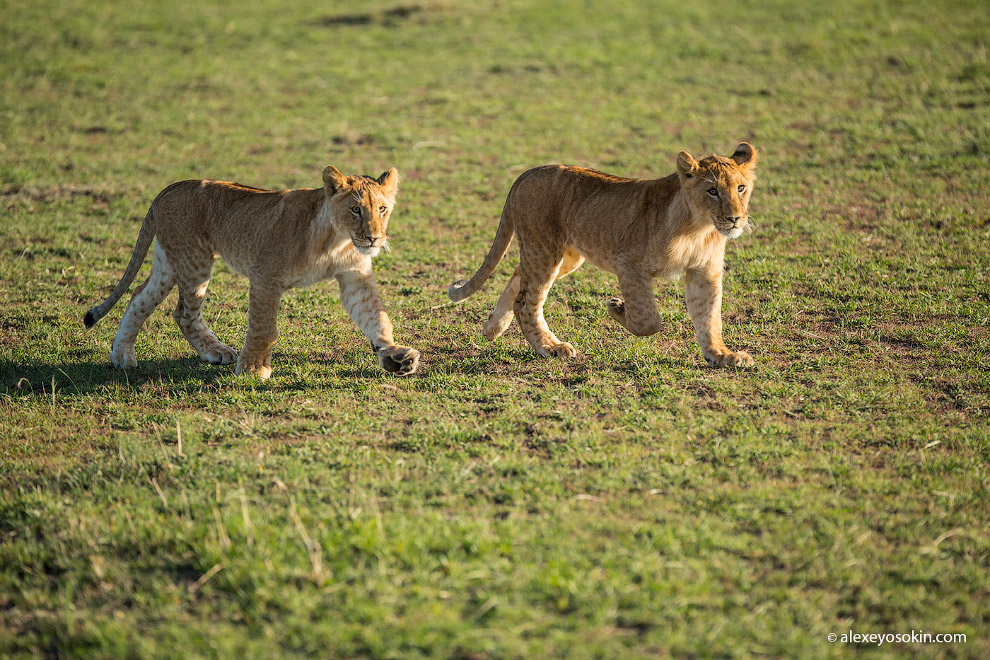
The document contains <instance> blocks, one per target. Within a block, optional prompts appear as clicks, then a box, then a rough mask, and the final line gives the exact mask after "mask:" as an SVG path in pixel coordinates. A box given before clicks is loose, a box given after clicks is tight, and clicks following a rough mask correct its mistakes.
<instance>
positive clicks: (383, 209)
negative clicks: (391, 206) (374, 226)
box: [378, 206, 388, 215]
mask: <svg viewBox="0 0 990 660" xmlns="http://www.w3.org/2000/svg"><path fill="white" fill-rule="evenodd" d="M387 212H388V207H387V206H383V207H381V208H379V209H378V213H379V215H385V214H386V213H387Z"/></svg>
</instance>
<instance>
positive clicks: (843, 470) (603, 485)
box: [0, 0, 990, 660]
mask: <svg viewBox="0 0 990 660" xmlns="http://www.w3.org/2000/svg"><path fill="white" fill-rule="evenodd" d="M2 7H3V19H2V20H0V74H2V75H0V95H2V99H0V208H2V210H3V222H2V223H0V388H2V392H0V656H4V657H31V656H42V657H118V658H120V657H187V658H193V657H234V656H241V657H250V658H254V657H276V656H298V655H312V656H315V657H327V658H344V657H355V658H461V659H464V660H481V659H484V658H542V657H556V658H667V657H669V658H746V657H781V658H811V659H813V658H833V657H847V656H859V655H862V656H867V657H877V658H884V657H891V658H892V657H947V658H985V657H988V656H990V476H988V472H987V467H988V463H990V440H988V435H990V423H988V414H990V366H988V365H990V328H988V323H990V285H988V279H990V210H988V209H990V186H988V179H990V146H988V145H990V62H988V55H987V35H990V14H988V11H987V6H986V3H985V2H982V1H979V0H974V1H972V2H967V1H951V2H934V1H932V2H893V1H881V2H874V1H872V0H869V1H867V0H841V1H840V2H834V3H831V2H817V3H813V2H806V3H792V2H779V1H773V0H770V1H768V2H761V3H692V2H669V1H667V0H663V1H661V2H646V1H643V2H635V1H633V0H614V1H612V2H590V1H589V2H563V1H548V2H524V1H522V0H498V1H496V2H491V3H476V2H454V1H453V0H451V1H444V0H441V1H439V2H425V3H418V4H413V3H408V4H383V5H381V6H378V5H377V4H375V5H374V6H372V3H347V2H340V1H331V2H315V1H312V0H298V1H296V2H280V3H275V2H254V1H252V0H241V1H240V2H218V3H207V2H190V1H188V0H177V1H176V2H173V3H166V4H162V3H157V2H150V1H148V0H141V1H135V2H130V3H99V2H82V1H81V0H64V1H62V2H51V1H37V2H31V3H29V2H24V1H19V0H14V1H11V2H3V3H2ZM166 7H167V8H166ZM740 140H748V141H751V142H752V143H753V144H755V145H756V146H757V147H758V148H759V149H760V150H761V162H760V168H759V173H760V180H759V183H758V185H757V190H756V192H755V194H754V198H753V203H752V207H751V211H752V214H753V218H754V222H755V224H756V226H757V229H756V231H754V232H753V233H749V234H746V235H744V236H743V237H742V238H740V239H738V240H736V241H734V242H732V243H730V246H729V249H728V253H727V263H728V265H729V271H728V273H727V274H726V293H725V303H724V309H723V315H724V319H725V324H726V341H727V343H728V344H729V345H730V346H731V347H733V348H736V349H745V350H747V351H749V352H750V353H751V354H752V355H753V356H754V357H755V359H756V360H757V364H756V367H755V368H754V369H753V370H750V371H733V370H714V369H711V368H709V367H707V366H706V364H705V363H704V360H703V359H702V357H701V354H700V351H699V350H698V347H697V344H696V342H695V340H694V336H693V331H692V329H691V322H690V319H689V318H688V317H687V314H686V310H685V308H684V302H683V290H682V285H681V284H680V283H675V282H658V283H657V287H656V295H657V302H658V305H659V309H660V311H661V314H662V315H663V318H664V320H665V327H664V329H663V330H662V331H661V333H660V334H658V335H656V336H653V337H649V338H645V339H640V338H635V337H633V336H631V335H629V334H628V333H626V332H625V331H624V330H622V329H621V328H619V327H618V326H617V325H616V324H615V323H614V322H612V321H611V320H610V319H609V318H608V315H607V314H606V312H605V307H604V301H605V300H606V299H607V298H608V297H609V296H612V295H616V294H617V285H616V282H615V278H614V276H612V275H608V274H606V273H603V272H601V271H597V270H595V269H594V268H591V267H586V268H584V269H582V270H580V271H578V272H577V273H575V274H574V275H572V276H570V277H568V278H567V279H565V280H563V281H561V282H560V283H559V284H558V285H557V286H556V287H555V288H554V290H553V291H552V292H551V295H550V300H549V302H548V304H547V309H546V314H547V318H548V321H549V323H550V325H551V327H552V328H553V329H554V330H555V332H556V334H557V335H558V336H560V337H561V338H562V339H563V340H566V341H570V342H571V343H572V344H573V345H574V346H575V347H576V348H577V349H578V351H579V353H580V355H579V357H578V358H576V359H574V360H568V361H560V360H544V359H540V358H538V357H536V356H535V354H534V353H533V351H532V350H531V349H530V348H529V347H528V345H526V343H525V341H524V340H523V338H522V336H521V335H520V334H519V332H518V330H517V329H513V330H512V331H510V333H508V334H507V335H506V336H505V337H504V338H502V339H500V340H499V341H497V342H493V343H489V342H486V341H485V340H484V339H483V337H482V336H481V324H482V322H483V321H484V319H485V318H486V316H487V314H488V312H489V311H490V309H491V307H492V305H493V304H494V302H495V299H496V297H497V295H498V292H499V291H500V287H501V286H502V285H503V284H504V282H505V280H506V278H507V277H508V275H509V273H510V272H511V269H512V268H513V267H514V265H515V263H516V256H515V251H513V252H511V253H510V257H509V258H507V259H506V261H505V263H503V264H502V266H501V267H500V269H499V271H498V272H497V276H496V277H495V278H494V279H493V281H492V282H491V283H490V285H489V286H488V287H487V288H486V289H485V290H484V291H483V292H482V293H481V294H479V295H477V296H476V297H474V298H471V299H469V300H468V301H467V302H466V304H463V305H457V306H453V305H445V302H446V288H447V286H448V285H449V284H450V283H451V282H452V281H454V280H455V279H460V278H463V277H465V276H467V275H470V274H471V273H472V272H473V271H474V270H475V269H476V268H477V266H478V265H479V264H480V263H481V260H482V257H483V255H484V254H485V252H486V251H487V249H488V246H489V245H490V241H491V239H492V237H493V235H494V231H495V226H496V224H497V218H498V214H499V212H500V209H501V204H502V201H503V200H504V196H505V193H506V192H507V191H508V188H509V186H510V185H511V183H512V181H513V180H514V179H515V177H516V176H518V175H519V173H521V172H522V171H523V170H525V169H527V168H529V167H531V166H535V165H539V164H544V163H550V162H563V163H569V164H577V165H584V166H589V167H595V168H599V169H604V170H607V171H609V172H613V173H615V174H619V175H624V176H634V177H647V176H661V175H666V174H668V173H670V172H672V171H673V170H674V157H675V155H676V153H677V151H678V150H680V149H687V150H689V151H691V152H692V153H694V154H696V155H702V154H708V153H711V152H712V151H717V152H719V153H722V154H723V155H724V154H727V153H730V152H731V150H732V149H733V147H734V146H735V145H736V143H737V142H739V141H740ZM327 163H332V164H334V165H336V166H337V167H339V168H340V169H341V170H343V171H344V172H346V173H364V172H367V173H369V174H372V173H373V174H377V173H379V172H381V171H383V170H385V169H386V168H387V167H389V166H392V165H394V166H396V167H398V169H399V171H400V172H401V173H402V175H403V183H402V186H401V188H400V194H399V201H398V205H397V208H396V212H395V214H394V216H393V219H392V225H391V227H390V233H391V234H392V235H393V239H392V244H393V247H394V251H393V252H392V253H391V254H389V255H386V256H383V257H381V258H379V259H378V260H377V261H376V271H377V278H378V281H379V284H380V288H381V290H382V293H383V296H384V297H385V301H386V304H387V306H388V309H389V312H390V314H391V316H392V319H393V321H394V323H395V326H396V340H397V341H399V342H400V343H406V344H409V345H412V346H414V347H417V348H419V349H420V350H421V351H422V352H423V361H422V366H421V370H420V372H418V373H417V374H415V375H414V376H412V377H409V378H405V379H397V378H393V377H390V376H388V375H386V374H384V373H383V372H382V371H381V369H380V368H379V367H378V365H377V361H376V360H375V358H374V356H373V355H372V354H371V352H370V351H369V350H368V348H367V343H366V341H365V340H364V338H363V337H362V336H361V335H360V333H359V331H358V330H357V328H356V327H355V326H354V324H353V323H352V322H351V321H350V320H349V319H348V318H347V316H346V314H345V312H344V311H343V310H342V309H341V307H340V305H339V303H338V301H337V287H336V284H334V283H332V282H328V283H323V284H321V285H317V286H314V287H312V288H309V289H305V290H296V291H294V292H292V293H290V294H288V295H287V296H286V297H285V299H284V300H283V305H282V310H281V313H280V320H279V326H280V331H281V336H280V339H279V342H278V344H277V346H276V352H275V357H274V361H273V366H274V375H273V378H272V379H271V380H269V381H265V382H259V381H255V380H251V379H248V378H239V377H236V376H235V375H234V373H233V368H232V367H229V366H228V367H214V366H210V365H206V364H202V363H200V362H199V361H198V360H197V359H196V356H195V354H194V352H193V351H192V349H191V348H190V347H189V346H188V344H187V343H186V342H185V340H184V339H183V337H182V335H181V333H180V332H179V330H178V328H177V327H176V326H175V324H174V323H173V322H172V318H171V314H170V310H171V306H172V305H174V301H175V295H176V294H174V293H173V294H172V297H171V298H170V301H169V302H166V304H165V305H163V307H162V309H160V310H159V311H158V312H156V313H155V315H154V316H152V318H151V319H150V320H149V322H148V324H147V325H146V329H145V332H143V333H142V334H141V335H140V337H139V339H138V344H137V351H138V362H139V364H138V367H137V368H136V369H134V370H131V371H128V372H126V373H125V372H119V371H115V370H114V369H112V368H111V367H110V365H109V360H108V352H109V348H110V341H111V338H112V336H113V334H114V332H115V331H116V323H117V322H118V321H119V319H120V315H121V314H122V312H123V307H124V303H121V304H120V305H119V306H118V307H117V308H116V309H115V310H114V311H113V312H112V313H111V314H110V315H109V317H108V318H107V319H105V320H104V322H103V323H102V324H100V325H98V326H97V327H96V328H94V329H92V330H89V331H87V330H85V329H84V328H83V325H82V323H81V318H82V316H83V314H84V313H85V311H86V310H87V309H88V308H89V307H91V306H92V305H93V304H95V303H97V302H99V301H100V300H102V299H103V298H104V297H105V296H106V295H107V294H108V292H109V290H110V289H111V287H112V285H113V284H114V283H115V282H116V281H117V280H118V278H119V277H120V275H121V274H122V272H123V269H124V266H125V264H126V263H127V260H128V259H129V256H130V253H131V248H132V246H133V244H134V240H135V237H136V235H137V230H138V227H139V223H140V220H141V219H142V218H143V217H144V213H145V211H146V210H147V207H148V204H149V203H150V202H151V200H152V199H153V198H154V197H155V195H156V194H157V192H158V191H159V190H160V189H161V188H163V187H164V186H165V185H167V184H168V183H171V182H172V181H176V180H180V179H186V178H200V177H211V178H222V179H231V180H237V181H240V182H242V183H246V184H252V185H259V186H265V187H272V188H277V187H311V186H318V185H320V171H321V170H322V168H323V167H324V166H325V165H326V164H327ZM149 265H150V259H149V264H146V265H145V271H147V269H148V268H149ZM125 302H126V301H125ZM205 309H206V315H207V319H208V321H209V322H210V323H211V325H212V326H213V328H214V330H215V331H216V332H217V334H218V335H219V336H220V337H221V338H224V339H225V340H226V341H228V343H231V344H233V345H235V346H236V345H239V343H240V342H242V341H243V338H244V332H245V329H246V309H247V285H246V281H244V280H242V279H240V278H238V277H237V276H235V275H234V274H233V273H232V272H231V271H230V270H229V269H228V268H227V267H226V266H224V265H218V268H217V270H216V272H215V277H214V280H213V284H212V286H211V289H210V293H209V295H208V299H207V303H206V308H205ZM849 630H852V631H853V632H856V633H910V632H911V631H912V630H915V631H919V630H923V631H925V632H929V633H963V634H965V635H966V636H967V637H966V642H965V643H962V642H956V643H951V644H929V645H925V644H920V643H901V644H893V643H891V644H883V645H881V646H877V645H875V644H842V643H841V642H837V643H830V642H829V641H828V639H827V635H828V634H829V633H833V632H834V633H837V634H842V633H844V632H848V631H849Z"/></svg>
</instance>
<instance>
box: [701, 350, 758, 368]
mask: <svg viewBox="0 0 990 660" xmlns="http://www.w3.org/2000/svg"><path fill="white" fill-rule="evenodd" d="M705 361H706V362H708V364H710V365H711V366H713V367H737V368H743V369H745V368H747V367H752V366H753V364H754V362H753V358H752V357H751V356H750V354H749V353H747V352H746V351H739V352H737V353H725V354H723V355H716V356H711V357H709V356H706V357H705Z"/></svg>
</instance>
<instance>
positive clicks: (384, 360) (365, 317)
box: [337, 269, 419, 376]
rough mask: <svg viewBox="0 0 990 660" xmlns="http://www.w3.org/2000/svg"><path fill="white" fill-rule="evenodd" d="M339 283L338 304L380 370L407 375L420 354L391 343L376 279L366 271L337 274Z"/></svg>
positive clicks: (387, 320) (390, 323)
mask: <svg viewBox="0 0 990 660" xmlns="http://www.w3.org/2000/svg"><path fill="white" fill-rule="evenodd" d="M337 282H338V283H339V284H340V302H341V304H342V305H343V306H344V309H346V310H347V314H348V315H349V316H350V317H351V320H353V321H354V323H356V324H357V326H358V327H359V328H360V329H361V332H362V333H364V336H365V337H367V338H368V341H369V342H371V348H372V350H374V351H375V355H377V356H378V362H379V363H380V364H381V366H382V369H384V370H385V371H387V372H389V373H393V374H397V375H399V376H407V375H409V374H411V373H413V372H414V371H416V368H417V367H418V366H419V351H417V350H416V349H415V348H410V347H408V346H399V345H397V344H396V343H395V342H394V341H393V340H392V321H391V320H389V318H388V314H386V313H385V306H384V305H383V304H382V299H381V297H380V296H379V295H378V288H377V287H376V286H375V278H374V275H372V273H371V271H370V269H369V270H368V271H367V272H359V271H345V272H343V273H339V274H338V275H337Z"/></svg>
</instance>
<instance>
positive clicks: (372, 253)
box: [354, 245, 382, 259]
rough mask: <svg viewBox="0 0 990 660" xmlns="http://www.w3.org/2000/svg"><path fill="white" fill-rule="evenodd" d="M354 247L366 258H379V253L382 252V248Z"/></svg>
mask: <svg viewBox="0 0 990 660" xmlns="http://www.w3.org/2000/svg"><path fill="white" fill-rule="evenodd" d="M354 247H355V248H356V249H357V251H358V252H360V253H361V254H363V255H364V256H366V257H371V258H372V259H374V258H375V257H377V256H378V253H379V252H381V251H382V249H381V248H380V247H371V246H360V245H355V246H354Z"/></svg>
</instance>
